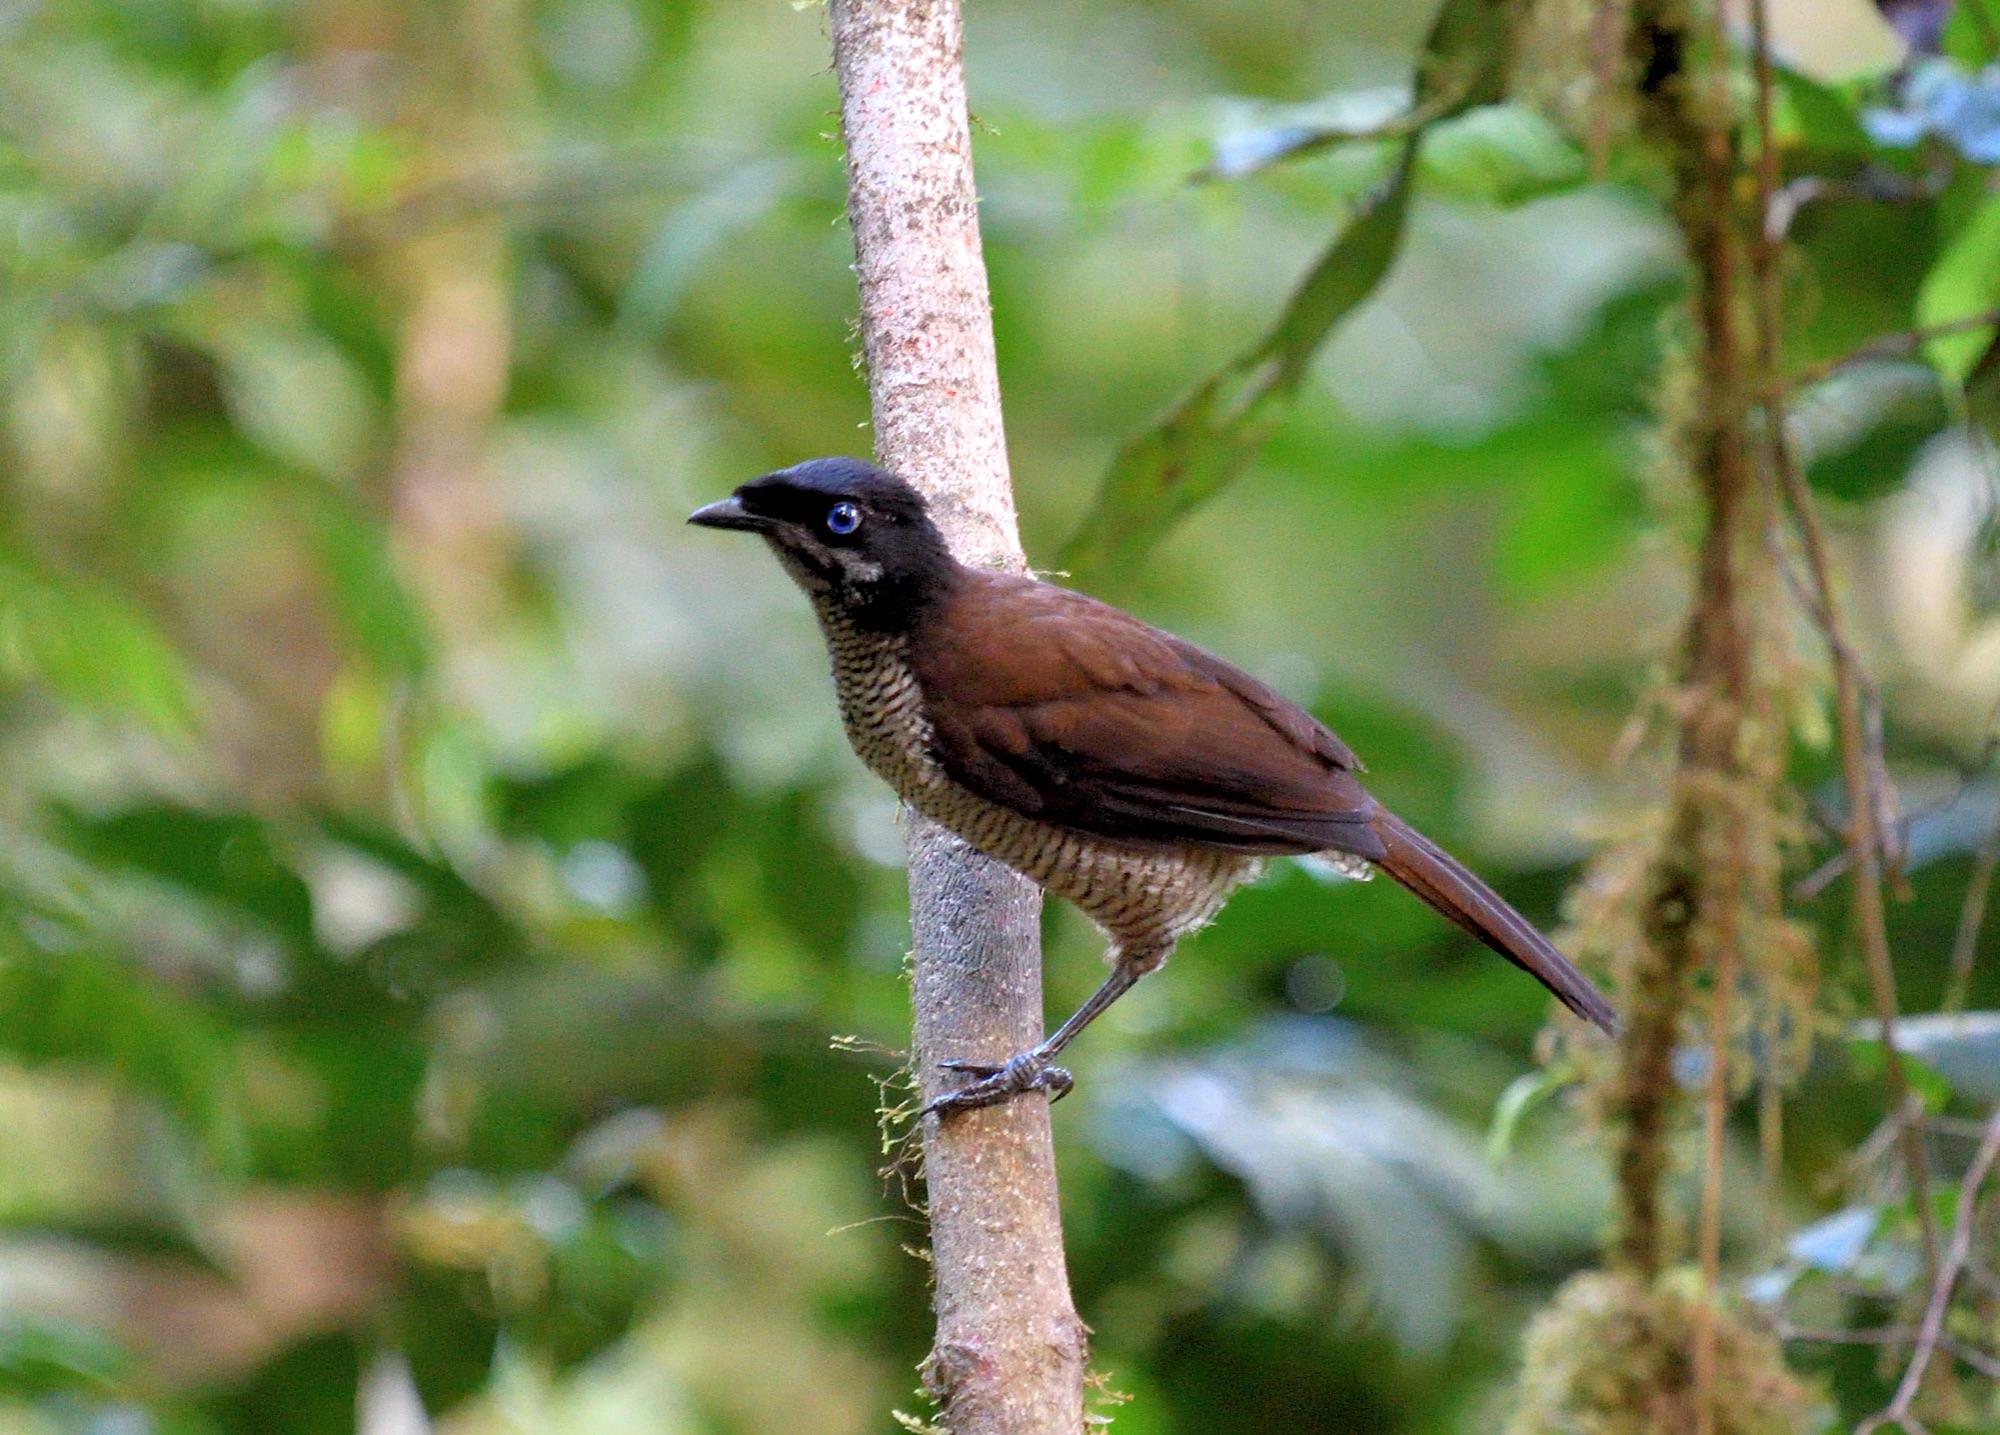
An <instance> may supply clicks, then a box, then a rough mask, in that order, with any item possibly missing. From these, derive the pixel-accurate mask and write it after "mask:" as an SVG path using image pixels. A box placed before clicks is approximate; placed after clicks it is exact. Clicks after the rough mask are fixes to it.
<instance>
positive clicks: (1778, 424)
mask: <svg viewBox="0 0 2000 1435" xmlns="http://www.w3.org/2000/svg"><path fill="white" fill-rule="evenodd" d="M1750 18H1751V28H1752V34H1751V39H1752V62H1753V64H1754V66H1755V70H1756V124H1757V169H1756V182H1757V185H1756V193H1757V200H1758V204H1757V211H1756V218H1757V229H1756V234H1755V238H1754V241H1753V245H1752V248H1751V261H1752V264H1753V266H1754V269H1755V273H1756V280H1757V282H1756V285H1755V289H1756V295H1755V297H1756V311H1757V361H1758V367H1759V369H1760V370H1761V371H1762V372H1761V376H1760V377H1761V380H1762V382H1761V384H1760V387H1761V388H1762V390H1763V392H1764V393H1765V394H1766V395H1767V398H1766V400H1765V416H1764V417H1765V422H1764V431H1765V445H1766V449H1767V451H1768V460H1769V471H1770V472H1771V473H1773V474H1775V475H1776V477H1777V480H1778V483H1779V485H1780V487H1781V488H1782V490H1783V493H1784V497H1785V501H1786V503H1787V504H1788V505H1789V506H1790V508H1791V510H1792V513H1793V516H1794V518H1795V519H1796V520H1797V522H1798V526H1799V536H1800V538H1801V539H1802V540H1803V545H1802V546H1803V547H1804V549H1805V557H1806V572H1807V576H1808V578H1809V579H1810V580H1811V585H1812V592H1811V599H1812V606H1813V608H1814V609H1815V612H1814V617H1815V618H1816V619H1817V620H1818V623H1819V626H1820V629H1821V630H1822V632H1823V633H1824V634H1825V636H1826V643H1827V648H1828V650H1829V652H1830V653H1831V654H1832V658H1833V681H1834V698H1835V706H1836V711H1837V713H1838V715H1839V725H1840V765H1841V772H1842V774H1843V776H1844V778H1845V780H1846V786H1847V810H1848V819H1847V823H1848V828H1847V850H1848V855H1849V861H1850V864H1851V865H1850V871H1851V876H1852V881H1853V889H1854V896H1853V902H1854V925H1855V929H1856V931H1857V932H1858V933H1859V934H1860V938H1861V948H1862V952H1863V955H1864V956H1865V957H1866V960H1867V965H1868V981H1869V986H1870V988H1871V990H1872V993H1873V996H1874V1001H1875V1015H1876V1019H1877V1020H1878V1021H1879V1022H1880V1024H1881V1028H1882V1075H1883V1084H1884V1086H1886V1087H1887V1088H1888V1094H1889V1105H1890V1110H1891V1112H1892V1113H1893V1118H1892V1119H1894V1120H1896V1121H1897V1122H1898V1131H1899V1144H1900V1147H1901V1150H1902V1155H1903V1168H1904V1178H1905V1180H1906V1181H1907V1183H1908V1185H1909V1189H1910V1202H1911V1204H1912V1205H1913V1206H1914V1207H1915V1208H1916V1216H1917V1229H1918V1230H1919V1231H1920V1232H1921V1233H1922V1238H1923V1247H1924V1259H1925V1268H1926V1269H1927V1270H1933V1271H1934V1270H1936V1269H1937V1261H1938V1246H1937V1229H1936V1223H1935V1222H1934V1221H1933V1219H1932V1216H1931V1203H1930V1177H1929V1172H1928V1169H1927V1167H1926V1165H1925V1157H1924V1146H1923V1140H1924V1138H1923V1130H1922V1127H1921V1125H1920V1123H1918V1122H1917V1121H1915V1120H1912V1119H1910V1118H1911V1115H1912V1113H1911V1105H1910V1103H1911V1093H1910V1084H1909V1079H1908V1077H1907V1076H1906V1075H1905V1073H1904V1071H1903V1054H1902V1051H1901V1049H1900V1048H1898V1046H1897V1045H1896V1016H1897V1011H1896V1007H1897V1002H1896V969H1895V966H1894V964H1893V962H1892V961H1891V959H1890V953H1889V927H1888V915H1887V912H1886V911H1885V909H1884V904H1883V900H1882V832H1881V831H1880V828H1879V825H1878V824H1879V822H1880V817H1881V812H1882V807H1881V804H1880V802H1879V801H1878V800H1877V796H1878V795H1877V790H1876V783H1875V764H1874V761H1873V759H1872V757H1871V755H1870V750H1869V749H1870V743H1869V740H1868V733H1867V728H1866V725H1865V722H1864V717H1863V713H1862V701H1861V694H1862V681H1863V675H1862V672H1861V664H1860V660H1859V658H1858V657H1857V656H1856V655H1855V652H1854V649H1853V647H1852V646H1851V645H1850V644H1849V643H1848V642H1847V639H1846V636H1845V629H1844V628H1843V626H1842V624H1841V621H1840V603H1839V598H1838V597H1837V596H1836V594H1835V592H1834V587H1833V570H1832V564H1831V563H1830V562H1829V560H1828V557H1827V547H1826V534H1825V532H1824V531H1823V529H1822V528H1821V526H1820V521H1819V509H1818V507H1817V506H1816V505H1815V504H1814V502H1813V496H1812V490H1811V488H1810V487H1809V486H1808V485H1807V483H1806V479H1805V475H1804V474H1803V473H1801V472H1800V471H1799V466H1798V463H1797V461H1796V459H1795V458H1794V456H1793V454H1792V447H1791V440H1790V437H1789V435H1788V434H1787V433H1786V431H1785V420H1786V414H1785V390H1784V375H1783V361H1784V354H1783V339H1784V334H1783V327H1782V317H1781V313H1780V308H1779V298H1780V295H1779V288H1778V284H1779V275H1778V243H1779V241H1780V240H1781V239H1782V237H1783V236H1782V233H1773V232H1772V225H1771V216H1772V214H1773V211H1774V204H1773V201H1774V198H1775V196H1776V195H1777V193H1778V189H1779V185H1778V151H1777V147H1776V145H1775V144H1774V142H1773V139H1772V119H1771V102H1772V90H1773V85H1772V74H1771V51H1770V29H1769V21H1768V14H1767V4H1766V0H1750Z"/></svg>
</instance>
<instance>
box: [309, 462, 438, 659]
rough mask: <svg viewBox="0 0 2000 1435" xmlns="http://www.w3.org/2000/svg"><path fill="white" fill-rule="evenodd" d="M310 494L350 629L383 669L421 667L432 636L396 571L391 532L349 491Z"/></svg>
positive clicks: (325, 559) (322, 549)
mask: <svg viewBox="0 0 2000 1435" xmlns="http://www.w3.org/2000/svg"><path fill="white" fill-rule="evenodd" d="M300 486H301V488H307V485H300ZM308 493H309V496H308V498H307V503H308V511H309V514H310V518H311V524H312V530H313V536H314V538H315V539H316V540H317V541H318V545H319V555H320V562H321V564H322V565H323V566H324V567H325V570H326V576H327V580H328V587H329V589H330V591H331V593H332V596H333V600H334V604H335V606H336V607H337V608H338V610H339V612H340V616H341V620H342V622H343V623H344V625H345V626H346V628H347V630H348V632H349V633H351V634H352V635H353V636H354V638H355V639H356V641H358V642H359V643H360V645H361V647H362V650H363V651H364V652H366V653H367V655H368V658H369V661H370V662H372V663H373V664H374V665H375V667H376V668H377V669H378V670H379V671H380V672H382V673H385V674H390V675H394V676H396V677H407V676H411V675H413V674H416V673H420V672H422V671H423V670H424V668H425V667H427V666H428V665H429V662H430V635H429V632H428V629H427V626H426V624H425V622H424V618H423V614H422V612H421V611H420V609H419V608H418V605H417V603H416V600H415V599H414V598H412V597H411V596H410V592H409V589H407V588H406V587H404V586H403V580H402V578H401V577H400V576H399V575H398V573H397V571H396V563H395V559H394V558H393V557H392V556H391V555H390V552H389V537H388V534H387V532H386V531H385V530H384V529H383V527H382V525H380V524H379V523H376V522H373V521H371V520H370V519H369V518H368V517H367V516H366V515H365V514H364V513H363V512H362V511H361V508H360V505H358V504H356V503H354V502H353V501H352V500H350V499H348V498H346V496H345V495H342V494H338V493H335V492H332V491H330V490H328V489H326V488H325V487H323V486H312V487H311V488H310V489H309V490H308Z"/></svg>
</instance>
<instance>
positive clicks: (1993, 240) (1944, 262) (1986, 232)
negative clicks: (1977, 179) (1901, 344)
mask: <svg viewBox="0 0 2000 1435" xmlns="http://www.w3.org/2000/svg"><path fill="white" fill-rule="evenodd" d="M1996 306H2000V195H1989V196H1987V197H1986V198H1985V199H1984V200H1983V201H1981V203H1980V205H1979V207H1978V208H1977V209H1976V210H1974V211H1973V213H1972V215H1971V217H1970V218H1969V219H1968V220H1967V221H1966V223H1965V226H1964V227H1963V228H1962V229H1960V230H1959V232H1958V233H1957V234H1956V235H1954V236H1953V237H1952V240H1951V242H1950V244H1949V245H1948V246H1947V247H1946V248H1945V251H1944V253H1943V254H1942V255H1941V256H1939V258H1938V261H1937V263H1935V264H1933V265H1932V266H1931V271H1930V273H1929V274H1927V275H1925V276H1924V283H1923V288H1922V289H1921V290H1919V291H1918V294H1917V323H1918V325H1919V326H1921V327H1923V328H1932V327H1935V326H1937V325H1939V324H1950V323H1956V322H1957V321H1959V320H1961V319H1969V318H1972V317H1973V316H1975V315H1978V314H1982V313H1985V312H1987V311H1988V310H1991V309H1993V308H1995V307H1996ZM1992 340H1993V329H1992V327H1991V326H1984V327H1980V328H1974V329H1968V330H1966V331H1964V332H1962V333H1957V334H1947V335H1945V336H1943V337H1941V338H1936V339H1932V340H1931V341H1930V342H1929V343H1928V344H1926V345H1925V346H1924V351H1925V354H1926V355H1927V356H1928V357H1929V359H1930V361H1931V362H1932V363H1933V364H1935V365H1936V366H1937V368H1938V371H1939V372H1940V373H1942V374H1943V375H1944V376H1945V377H1946V378H1948V379H1950V380H1951V381H1952V382H1953V383H1956V384H1962V383H1964V382H1965V380H1966V378H1967V376H1968V375H1970V374H1971V372H1972V368H1973V365H1975V364H1976V363H1977V362H1978V361H1979V357H1980V355H1981V354H1983V353H1984V352H1985V351H1986V348H1987V346H1988V345H1989V344H1990V343H1991V342H1992Z"/></svg>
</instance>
